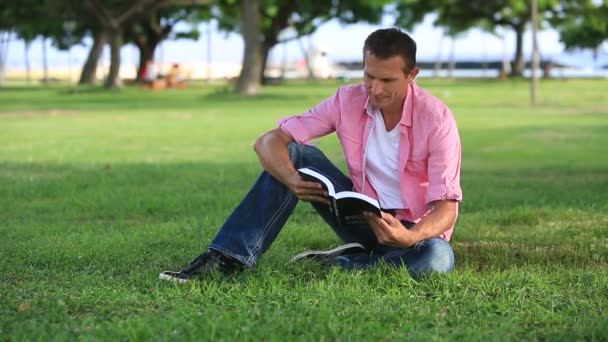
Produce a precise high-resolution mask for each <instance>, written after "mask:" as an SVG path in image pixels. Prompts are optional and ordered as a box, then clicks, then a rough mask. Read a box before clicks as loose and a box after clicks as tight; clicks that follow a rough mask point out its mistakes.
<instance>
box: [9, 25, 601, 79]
mask: <svg viewBox="0 0 608 342" xmlns="http://www.w3.org/2000/svg"><path fill="white" fill-rule="evenodd" d="M433 19H434V18H433V16H432V15H430V16H427V17H426V18H425V21H424V22H423V23H421V24H420V25H418V26H416V27H415V28H414V30H413V31H412V32H409V33H410V34H411V35H412V37H413V38H414V39H415V40H416V42H417V46H418V60H419V61H434V60H436V59H437V58H441V59H442V60H444V61H445V60H447V58H448V56H449V54H450V47H451V45H452V42H451V41H450V39H449V38H447V37H443V35H442V30H441V29H440V28H436V27H434V26H433V24H432V22H433ZM391 23H392V20H391V18H389V17H385V18H384V20H383V23H382V24H380V25H370V24H364V23H361V24H352V25H343V24H340V23H339V22H337V21H336V20H334V21H330V22H327V23H325V24H323V25H321V26H319V28H318V29H317V31H316V32H315V33H314V34H312V35H311V36H310V37H305V38H303V39H302V41H301V43H298V42H297V41H292V42H290V43H287V44H283V45H281V46H278V47H277V48H275V49H273V51H271V55H270V61H271V62H273V61H274V62H276V63H280V61H282V60H283V58H286V59H287V60H289V61H296V60H299V59H302V50H301V45H300V44H303V45H304V46H311V45H314V46H316V47H319V48H321V49H323V50H325V51H326V52H327V54H328V56H329V57H330V58H331V59H332V60H334V61H338V62H339V61H358V60H360V58H361V47H362V45H363V41H364V40H365V37H366V36H367V35H368V34H370V33H371V32H372V31H374V30H375V29H378V28H381V27H390V26H391ZM207 25H209V24H201V27H200V28H201V31H202V34H201V37H200V39H199V40H198V41H192V40H185V39H181V40H175V41H166V42H164V43H163V44H161V45H160V46H159V47H158V48H157V51H156V56H155V57H156V58H155V59H156V61H160V62H167V63H206V62H207V58H208V51H207V44H208V41H207V35H206V32H207V30H208V27H207ZM210 25H211V27H210V29H211V61H212V63H218V62H222V63H240V62H241V60H242V55H243V41H242V38H241V36H240V35H238V34H230V33H225V32H220V31H218V30H217V27H216V25H215V23H213V22H212V23H211V24H210ZM531 41H532V40H531V32H526V34H525V36H524V56H525V57H526V58H529V56H530V54H531V46H532V42H531ZM90 44H91V40H90V39H88V40H86V41H85V46H76V47H73V48H72V49H71V50H70V51H69V52H65V51H58V50H56V49H54V48H49V51H48V60H49V64H50V67H66V66H71V67H74V68H77V67H80V66H81V65H82V64H83V63H84V60H85V58H86V55H87V52H88V47H89V46H90ZM453 44H454V45H453V46H454V55H455V58H456V60H463V59H466V60H480V61H483V60H500V59H503V57H504V56H505V55H506V56H508V57H509V58H511V57H512V56H513V54H514V50H515V34H514V33H513V32H511V31H506V32H499V35H492V34H489V33H485V32H483V31H481V30H477V29H473V30H470V31H469V32H467V33H465V34H463V35H462V36H460V37H458V38H457V40H456V41H455V42H454V43H453ZM605 45H606V44H605ZM539 48H540V53H541V56H542V58H543V59H545V58H550V59H553V60H556V61H560V62H563V63H567V64H570V65H575V66H587V67H593V66H594V61H593V59H592V55H591V52H590V51H578V52H575V53H565V52H564V48H563V45H562V44H561V43H560V42H559V34H558V33H557V32H556V31H554V30H551V29H549V30H542V31H540V32H539ZM121 55H122V61H123V63H126V64H133V65H136V64H137V62H138V59H139V55H138V52H137V49H136V48H135V47H134V46H133V45H127V46H125V47H124V48H123V49H122V51H121ZM29 56H30V63H31V67H32V68H33V69H40V68H41V67H42V57H41V56H42V40H41V39H38V40H36V41H34V42H33V43H32V45H31V47H30V51H29ZM108 59H109V51H108V49H107V48H106V50H105V51H104V53H103V55H102V61H107V60H108ZM24 60H25V51H24V44H23V42H21V41H13V42H12V43H11V46H10V49H9V52H8V56H7V68H8V69H14V68H19V69H24V68H25V63H24ZM606 64H608V47H606V46H604V47H603V48H602V49H601V52H600V56H599V61H598V62H597V63H596V64H595V65H596V66H597V65H606Z"/></svg>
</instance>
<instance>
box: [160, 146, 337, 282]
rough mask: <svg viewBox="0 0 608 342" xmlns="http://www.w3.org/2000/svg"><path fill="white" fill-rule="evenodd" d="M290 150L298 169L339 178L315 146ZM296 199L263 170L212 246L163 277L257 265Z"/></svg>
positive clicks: (179, 278) (187, 276) (178, 277)
mask: <svg viewBox="0 0 608 342" xmlns="http://www.w3.org/2000/svg"><path fill="white" fill-rule="evenodd" d="M288 150H289V155H290V158H291V161H292V162H293V164H294V166H295V168H296V169H297V168H302V167H309V168H312V169H316V170H318V171H320V172H323V173H324V174H326V175H328V176H329V177H330V178H332V177H337V176H336V175H334V174H333V173H334V172H335V170H338V169H337V168H336V167H335V166H334V165H333V164H332V163H331V162H330V161H329V160H328V159H327V157H325V155H324V154H323V153H322V152H321V151H320V150H319V149H317V148H316V147H313V146H308V145H301V144H297V143H290V144H289V146H288ZM338 172H339V170H338ZM342 177H345V176H343V175H342ZM297 202H298V198H297V197H296V196H295V194H294V193H293V192H292V191H291V190H290V189H289V188H287V187H286V186H285V185H284V184H282V183H281V182H279V181H278V180H276V179H275V178H274V177H272V176H271V175H270V174H269V173H267V172H262V174H261V175H260V177H259V178H258V179H257V181H256V182H255V184H254V185H253V187H252V189H251V190H250V191H249V193H248V194H247V195H246V196H245V198H244V199H243V201H242V202H241V203H240V204H239V205H238V207H237V208H236V209H235V210H234V211H233V212H232V214H231V215H230V217H229V218H228V219H227V220H226V222H225V223H224V225H223V226H222V228H221V229H220V231H219V232H218V234H217V235H216V237H215V239H214V240H213V241H212V243H211V245H210V246H209V249H208V250H207V251H205V252H204V253H202V254H201V255H200V256H199V257H197V258H196V259H194V260H193V261H192V262H191V263H190V265H189V266H188V267H186V268H184V269H183V270H181V271H177V272H171V271H165V272H162V273H161V274H160V279H163V280H171V281H177V282H185V281H187V280H188V279H190V278H192V277H194V276H197V275H199V274H202V273H205V272H206V271H208V270H211V269H217V270H219V271H223V272H231V271H234V270H237V269H240V268H242V267H251V266H254V265H255V264H256V262H257V259H258V258H259V257H260V256H261V255H262V254H263V253H264V252H265V251H266V250H267V249H268V248H269V247H270V245H271V244H272V242H273V241H274V240H275V238H276V237H277V235H278V234H279V232H280V231H281V229H282V228H283V226H284V225H285V222H286V221H287V219H288V217H289V216H290V215H291V213H292V212H293V209H294V208H295V206H296V204H297Z"/></svg>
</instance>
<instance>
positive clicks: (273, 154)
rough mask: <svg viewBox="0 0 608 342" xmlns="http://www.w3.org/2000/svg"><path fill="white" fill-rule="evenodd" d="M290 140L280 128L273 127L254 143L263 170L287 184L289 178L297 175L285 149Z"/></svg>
mask: <svg viewBox="0 0 608 342" xmlns="http://www.w3.org/2000/svg"><path fill="white" fill-rule="evenodd" d="M291 141H293V139H292V138H291V137H289V136H288V135H287V134H285V133H283V132H282V131H281V130H280V129H275V130H272V131H270V132H268V133H266V134H264V135H262V136H261V137H260V138H258V140H257V141H256V143H255V145H254V150H255V152H256V153H257V155H258V159H259V160H260V164H261V165H262V167H263V168H264V170H266V172H268V173H269V174H271V175H272V176H273V177H275V178H276V179H278V180H279V181H280V182H281V183H283V184H287V183H288V181H289V179H290V178H292V177H294V176H295V175H297V171H296V169H295V167H294V165H293V163H292V161H291V158H290V157H289V152H288V150H287V145H288V144H289V143H290V142H291Z"/></svg>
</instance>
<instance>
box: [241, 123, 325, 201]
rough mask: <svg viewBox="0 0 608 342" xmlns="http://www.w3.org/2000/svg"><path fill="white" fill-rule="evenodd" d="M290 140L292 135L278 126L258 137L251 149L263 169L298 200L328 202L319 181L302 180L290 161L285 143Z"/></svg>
mask: <svg viewBox="0 0 608 342" xmlns="http://www.w3.org/2000/svg"><path fill="white" fill-rule="evenodd" d="M292 141H294V139H293V138H292V137H290V136H289V135H287V134H286V133H285V132H283V131H282V130H281V129H280V128H276V129H274V130H271V131H269V132H267V133H265V134H264V135H262V136H261V137H259V138H258V140H257V141H256V142H255V145H254V147H253V149H254V150H255V152H256V153H257V155H258V159H259V160H260V164H262V167H263V168H264V170H266V172H268V173H269V174H270V175H272V176H273V177H274V178H276V179H277V180H278V181H279V182H281V183H283V184H285V186H287V187H288V188H289V189H290V190H291V191H293V192H294V193H295V194H296V196H297V197H298V198H299V199H300V200H303V201H306V202H320V203H325V204H329V200H328V198H327V193H326V192H325V190H324V189H323V186H322V185H321V184H319V183H315V182H306V181H303V180H302V177H300V174H299V173H298V171H297V170H296V168H295V167H294V165H293V163H292V162H291V158H290V157H289V152H288V149H287V145H288V144H289V143H290V142H292Z"/></svg>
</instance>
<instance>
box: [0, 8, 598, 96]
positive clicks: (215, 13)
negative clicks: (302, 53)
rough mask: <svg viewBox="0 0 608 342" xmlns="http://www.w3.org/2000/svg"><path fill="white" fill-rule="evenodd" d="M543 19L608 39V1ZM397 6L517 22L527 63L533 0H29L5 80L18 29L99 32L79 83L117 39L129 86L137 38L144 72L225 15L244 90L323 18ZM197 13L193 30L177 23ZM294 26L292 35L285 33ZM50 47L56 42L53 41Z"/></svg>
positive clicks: (459, 20) (23, 35)
mask: <svg viewBox="0 0 608 342" xmlns="http://www.w3.org/2000/svg"><path fill="white" fill-rule="evenodd" d="M537 2H538V12H539V16H540V22H541V25H542V26H544V27H553V28H555V29H557V30H558V31H559V32H560V37H561V38H560V39H561V41H562V42H563V43H564V44H565V46H566V48H567V49H578V48H581V49H592V50H594V51H595V52H596V53H597V51H598V49H599V47H600V46H601V44H602V43H603V42H605V41H606V40H608V20H607V18H608V5H607V4H606V1H602V2H598V1H594V0H538V1H537ZM387 13H388V14H392V15H393V17H394V18H396V19H395V22H394V25H395V26H399V27H402V28H404V29H406V30H412V29H413V28H414V27H415V26H416V25H417V24H419V23H421V22H422V21H423V20H424V18H425V16H427V15H429V14H431V13H433V14H435V15H436V16H435V17H436V20H435V22H434V25H436V26H438V27H442V28H444V30H445V32H446V34H447V35H448V36H450V37H456V36H457V35H459V34H461V33H463V32H466V31H467V30H469V29H471V28H474V27H476V28H481V29H483V30H485V31H487V32H492V33H495V32H497V29H499V28H501V29H503V30H504V29H507V30H512V31H513V32H514V33H515V36H516V42H515V44H516V46H515V55H514V56H513V60H512V71H511V75H512V76H521V75H522V73H523V70H524V67H525V61H524V57H523V35H524V32H526V29H527V27H528V25H529V23H530V19H531V10H530V2H529V0H492V1H487V0H427V1H417V0H400V1H395V0H391V1H389V0H332V1H319V0H130V1H122V0H20V1H2V2H0V84H1V81H2V75H3V72H2V71H3V69H2V68H3V67H4V62H5V59H6V54H7V52H8V46H9V39H10V37H11V34H13V35H16V36H17V37H19V38H20V39H23V40H24V41H25V43H26V49H28V48H29V44H30V43H31V42H32V41H33V40H34V39H36V38H38V37H42V38H43V39H44V40H45V42H46V41H47V40H50V41H51V42H52V44H53V45H54V46H56V47H57V48H59V49H68V48H70V47H71V46H74V45H77V44H82V42H83V39H84V38H85V37H89V38H91V39H92V40H93V44H92V46H91V47H90V50H89V53H88V56H87V59H86V61H85V63H84V65H83V66H82V68H81V73H80V78H79V84H93V83H94V82H95V70H96V69H97V63H98V61H99V57H100V55H101V51H102V49H103V47H104V46H105V45H106V44H107V45H109V46H110V51H111V53H110V69H109V72H108V75H107V78H106V79H105V81H104V84H105V86H106V87H108V88H114V87H120V86H121V80H120V78H119V76H118V71H119V67H120V63H121V60H120V48H121V47H122V46H123V45H125V44H129V43H131V44H134V45H135V46H136V47H137V49H138V51H139V57H140V58H139V67H138V72H137V80H138V81H141V79H142V75H143V70H144V65H145V63H146V62H147V61H148V60H152V59H153V58H154V51H155V49H156V47H157V46H158V45H159V43H161V42H162V41H164V40H167V39H177V38H191V39H198V37H199V36H200V35H201V32H199V31H198V27H199V25H198V24H200V23H204V22H209V21H211V20H216V21H217V22H218V23H219V28H220V29H221V30H223V31H225V32H235V33H240V34H241V35H242V37H243V40H244V42H245V48H244V51H243V68H242V70H241V74H240V76H239V79H238V82H237V84H236V86H235V90H236V91H237V92H238V93H242V94H256V93H257V92H258V91H259V89H260V87H261V86H262V85H263V84H264V70H265V68H266V64H267V60H268V55H269V52H270V51H271V49H272V48H273V47H275V46H276V45H277V44H279V43H282V42H283V41H285V39H298V38H300V37H302V36H306V35H310V34H311V33H313V32H314V31H315V30H316V29H317V28H318V27H319V26H320V25H321V24H323V23H324V22H326V21H328V20H331V19H338V20H339V21H340V22H342V23H344V24H349V23H356V22H368V23H379V22H380V21H381V19H382V16H383V15H384V14H387ZM179 22H189V23H190V24H191V25H189V28H188V29H187V30H185V31H184V30H181V31H177V30H176V24H177V23H179ZM287 31H289V32H291V33H292V34H291V36H290V37H285V34H284V33H285V32H287ZM43 46H46V45H43Z"/></svg>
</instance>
